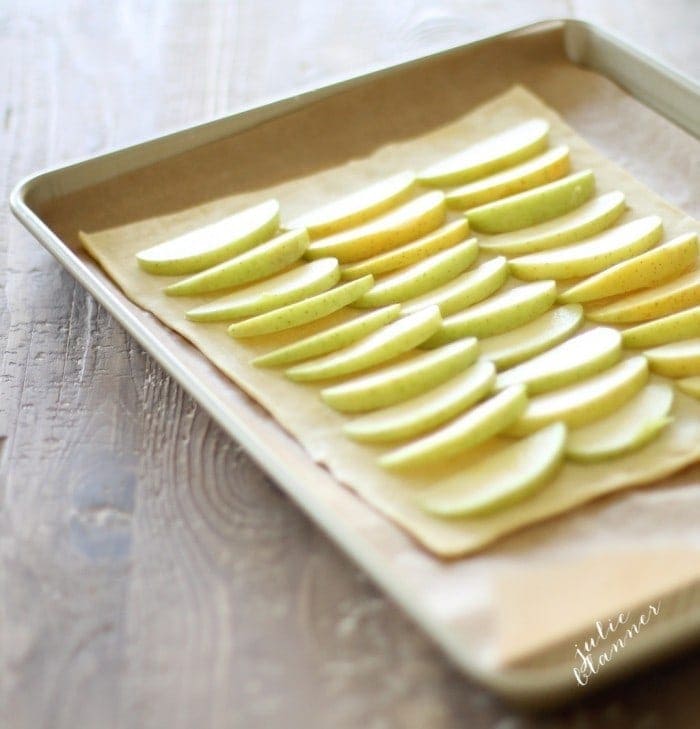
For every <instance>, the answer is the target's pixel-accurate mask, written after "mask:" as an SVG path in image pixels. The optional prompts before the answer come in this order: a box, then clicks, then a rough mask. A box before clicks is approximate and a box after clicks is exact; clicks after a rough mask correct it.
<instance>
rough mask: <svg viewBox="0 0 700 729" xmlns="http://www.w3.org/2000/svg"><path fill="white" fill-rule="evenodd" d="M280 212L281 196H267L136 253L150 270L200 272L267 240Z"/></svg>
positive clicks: (156, 272)
mask: <svg viewBox="0 0 700 729" xmlns="http://www.w3.org/2000/svg"><path fill="white" fill-rule="evenodd" d="M279 213H280V205H279V203H278V202H277V200H266V201H265V202H264V203H260V205H255V206H254V207H252V208H247V209H246V210H242V211H241V212H239V213H235V214H234V215H229V216H228V217H226V218H224V219H223V220H217V221H216V222H215V223H210V224H209V225H205V226H203V227H201V228H196V229H195V230H191V231H189V232H188V233H185V234H184V235H180V236H178V237H177V238H171V239H170V240H166V241H165V242H163V243H159V244H158V245H156V246H153V247H152V248H146V250H144V251H140V252H139V253H137V254H136V260H137V262H138V264H139V266H140V267H141V268H142V269H143V270H144V271H148V273H155V274H159V275H167V276H179V275H181V274H185V273H197V272H199V271H203V270H204V269H205V268H210V267H211V266H215V265H216V264H217V263H221V262H222V261H226V260H228V259H229V258H233V257H234V256H237V255H238V254H240V253H245V251H247V250H249V249H250V248H252V247H253V246H255V245H257V244H258V243H261V242H262V241H265V240H267V239H268V238H269V237H270V236H271V235H272V234H273V233H274V232H275V231H276V230H277V227H278V226H279V220H280V215H279Z"/></svg>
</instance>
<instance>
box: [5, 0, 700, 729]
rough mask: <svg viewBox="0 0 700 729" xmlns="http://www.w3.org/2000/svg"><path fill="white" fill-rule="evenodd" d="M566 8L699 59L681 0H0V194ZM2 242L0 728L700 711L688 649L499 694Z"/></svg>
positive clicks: (78, 295)
mask: <svg viewBox="0 0 700 729" xmlns="http://www.w3.org/2000/svg"><path fill="white" fill-rule="evenodd" d="M565 15H578V16H583V17H587V18H590V19H592V20H595V21H597V22H599V23H601V24H605V25H607V26H609V27H612V28H613V29H615V30H617V31H619V32H621V33H623V34H625V35H627V36H628V37H630V38H631V39H633V40H635V41H637V42H639V43H640V44H642V45H643V46H646V47H647V48H649V49H650V50H652V51H654V52H655V53H657V54H658V55H659V56H661V57H662V58H664V59H665V60H667V61H669V62H671V63H673V64H675V65H677V66H678V67H679V68H682V69H684V70H685V71H686V72H687V73H689V74H691V75H694V76H696V77H697V76H700V53H698V40H697V38H698V30H700V6H698V4H697V3H696V2H695V0H685V1H683V0H665V2H663V3H659V2H655V1H654V0H643V1H640V0H637V2H635V3H634V7H633V6H632V4H631V3H629V2H621V1H616V2H613V0H594V1H592V0H586V1H584V0H580V1H579V0H568V1H567V0H537V1H535V0H533V1H531V2H528V3H520V2H509V1H508V0H473V1H472V2H466V1H463V2H457V1H456V0H455V1H450V0H434V1H433V2H430V3H426V2H425V1H422V2H421V1H419V0H407V1H406V2H402V3H399V2H389V1H387V2H369V1H367V0H365V1H364V2H355V3H347V2H343V1H342V0H325V1H324V2H321V1H320V0H318V1H316V2H314V0H298V1H297V2H286V3H283V2H277V3H274V2H269V1H267V0H257V1H256V0H247V1H245V2H224V1H221V2H204V0H201V1H199V2H198V1H197V0H190V1H189V2H188V1H185V0H181V1H179V2H166V1H165V0H163V1H162V2H138V1H137V0H121V1H116V2H111V3H108V2H96V1H95V0H92V2H91V1H90V0H84V1H82V2H81V1H79V0H76V1H74V2H62V3H58V2H52V1H51V0H44V1H43V2H41V1H40V0H35V1H30V0H24V1H23V2H21V3H13V4H9V3H6V4H4V5H2V6H0V28H1V29H2V32H1V33H0V47H1V48H2V68H3V72H2V81H1V82H0V83H2V87H3V94H2V98H3V99H4V102H3V106H4V108H3V109H2V119H1V121H2V137H1V138H0V139H1V141H0V144H1V148H2V152H3V157H2V158H3V160H4V163H3V164H2V166H1V171H0V174H1V175H2V177H3V179H2V186H3V189H4V191H5V197H7V195H8V193H9V190H10V188H11V187H12V186H13V185H14V184H15V183H16V182H17V180H18V179H19V178H20V177H21V176H22V175H25V174H27V173H29V172H32V171H35V170H36V169H37V168H40V167H44V166H48V165H53V164H56V163H59V162H61V161H63V160H67V159H69V158H72V157H77V156H83V155H90V154H94V153H97V152H99V151H101V150H103V149H104V148H106V147H111V146H115V145H123V144H127V143H130V142H133V141H135V140H138V139H140V138H144V137H148V136H152V135H156V134H159V133H161V132H163V131H164V130H167V129H170V128H174V127H179V126H182V125H186V124H190V123H192V122H195V121H198V120H202V119H206V118H208V117H211V116H213V115H217V114H222V113H224V112H226V111H229V110H231V109H234V108H235V107H237V106H240V105H244V104H249V103H251V102H254V101H256V100H258V99H261V98H263V97H267V96H271V95H279V94H287V93H289V92H291V91H292V90H293V89H295V88H297V87H299V86H302V85H304V86H308V85H310V84H315V83H322V82H323V81H324V80H325V79H327V78H328V77H330V76H332V75H334V74H346V73H350V72H355V71H359V70H360V69H362V68H364V67H367V66H368V65H370V64H375V63H380V62H390V61H392V60H394V59H397V58H399V57H402V56H405V55H407V54H415V55H417V54H419V53H421V52H427V51H429V50H431V49H434V48H437V47H440V46H445V45H449V44H455V43H458V42H463V41H467V40H469V39H471V38H473V37H475V36H477V35H481V34H486V33H490V32H494V31H496V30H498V29H501V28H505V27H509V26H513V25H516V24H519V23H524V22H528V21H532V20H535V19H539V18H543V17H558V16H565ZM0 246H1V250H2V252H3V260H4V264H3V265H2V271H1V272H0V276H2V278H1V279H0V281H1V282H2V284H1V285H0V296H2V297H3V299H4V301H3V305H2V306H0V336H1V341H2V350H1V351H2V379H1V380H0V385H1V387H2V390H0V413H2V419H0V474H1V478H0V726H2V727H7V728H8V729H25V728H26V729H30V728H31V729H43V728H44V727H66V728H68V727H70V728H71V729H80V728H82V727H91V728H92V727H99V728H100V729H110V728H112V727H139V728H140V729H151V728H153V729H155V728H160V727H169V729H176V728H179V727H183V728H190V727H196V728H197V729H204V727H207V728H209V727H212V728H216V729H218V728H219V727H228V726H235V727H246V728H248V727H266V728H268V727H296V726H306V727H331V726H332V727H334V729H342V728H345V727H353V728H354V727H359V726H363V727H366V729H383V728H385V727H387V728H388V727H430V728H431V729H442V728H445V727H457V726H469V727H472V728H474V729H476V728H478V727H499V728H501V729H506V727H508V728H515V727H534V726H546V727H589V726H590V727H623V726H624V727H628V726H629V727H631V726H634V727H639V728H640V729H642V728H645V729H651V728H652V727H657V726H658V727H684V726H687V727H691V726H697V722H698V719H697V716H698V715H699V710H700V692H698V691H697V684H698V682H699V681H700V658H699V657H697V656H696V657H689V658H686V659H683V660H681V661H678V662H676V663H675V664H673V665H670V666H667V667H664V668H661V669H659V668H657V669H655V670H654V671H653V672H652V673H649V674H647V675H646V676H641V677H638V678H636V679H635V680H634V681H633V682H631V683H630V684H629V685H625V686H619V687H617V688H616V689H614V690H612V691H610V692H609V693H607V694H605V695H603V696H600V697H598V698H595V699H593V700H589V701H588V702H587V703H586V704H583V705H581V706H579V707H574V708H570V709H568V710H567V711H565V712H563V713H558V714H555V715H549V716H547V717H537V718H533V717H526V716H524V715H519V714H517V713H516V712H513V711H511V710H509V709H508V708H506V707H504V706H502V705H501V704H499V703H498V702H497V701H496V700H495V699H493V698H492V697H491V696H489V694H488V693H487V692H485V691H484V690H482V689H481V688H479V687H478V686H476V685H474V684H472V683H470V682H469V681H467V680H465V679H464V678H462V676H460V675H459V674H457V673H456V672H455V671H454V670H452V669H451V668H450V667H449V665H448V664H447V663H446V662H445V660H443V658H442V657H441V656H440V655H438V653H437V652H436V651H435V650H434V649H433V647H432V646H431V645H430V644H429V643H428V642H427V640H426V639H425V638H424V637H423V636H422V635H421V634H420V633H419V632H418V631H417V630H416V629H415V628H414V627H413V626H412V625H411V624H410V623H409V622H408V621H407V620H406V619H405V618H404V617H403V616H402V615H401V613H400V612H399V611H398V610H397V609H396V608H395V607H394V606H393V605H391V604H390V603H389V602H387V600H385V599H384V598H383V597H382V596H381V595H380V594H379V593H378V592H377V591H376V590H375V589H374V588H373V587H372V585H370V584H369V583H368V581H367V580H366V579H365V578H364V577H363V576H362V575H361V574H359V573H358V571H357V570H356V569H355V568H354V567H353V566H352V565H351V564H350V563H349V562H348V561H347V559H346V558H345V557H344V556H343V555H342V554H340V553H339V552H338V551H337V550H336V548H335V547H334V546H333V545H332V544H330V543H329V542H328V540H327V539H325V538H324V537H323V536H322V535H321V534H320V533H319V531H318V530H317V529H316V528H315V527H314V526H313V525H312V524H310V523H309V522H308V521H307V520H306V519H305V518H304V517H303V516H302V515H301V514H300V513H299V512H298V510H297V509H296V508H295V507H294V506H293V505H292V504H291V503H290V502H289V501H288V500H287V499H286V498H285V497H284V496H282V495H281V494H280V492H279V491H278V490H277V489H276V488H275V486H274V485H273V484H272V483H270V481H269V480H268V479H267V478H266V477H265V476H264V475H263V474H262V473H261V472H260V471H259V470H258V469H257V468H256V467H255V466H254V465H253V464H252V463H251V461H250V460H249V459H248V457H247V456H246V455H245V453H243V452H242V451H241V449H240V448H239V447H238V446H237V445H236V443H234V442H232V441H231V440H230V439H229V438H228V437H227V436H226V435H224V434H223V433H222V432H221V431H220V430H219V428H218V427H217V426H216V425H215V424H214V423H212V421H211V419H210V418H209V417H208V416H207V414H206V413H203V412H202V411H201V410H200V409H199V408H198V407H197V406H196V405H195V404H194V403H193V402H192V401H191V400H190V399H189V398H188V397H187V396H185V395H184V394H183V393H182V391H181V390H180V389H179V387H178V386H177V385H175V384H174V383H173V382H172V380H170V378H169V377H167V376H166V375H165V374H164V373H163V372H162V370H161V369H160V368H159V367H158V366H157V365H156V364H154V363H153V362H152V361H151V359H150V358H149V357H148V356H147V355H145V354H144V353H143V351H142V350H141V349H140V348H139V346H138V345H137V344H135V343H134V342H133V341H132V340H131V339H130V338H129V337H128V336H126V335H125V333H124V332H123V331H122V330H121V328H120V327H119V326H118V325H117V324H115V322H113V321H112V319H111V318H110V317H109V315H107V314H106V313H105V312H104V311H103V310H102V309H101V308H100V307H99V306H97V305H96V304H95V302H94V301H93V300H92V299H91V298H90V297H89V296H88V295H87V294H86V293H85V292H84V291H83V290H82V289H81V288H80V287H79V286H77V285H76V284H75V283H74V282H73V280H72V279H71V278H70V277H69V276H68V275H66V274H65V273H64V272H63V271H62V270H61V269H60V268H59V266H58V264H57V263H56V262H55V261H54V260H53V259H52V258H51V257H50V256H49V255H48V254H47V253H46V252H44V251H43V249H42V248H40V247H39V246H38V245H37V244H36V243H35V242H34V241H33V240H32V239H31V238H30V236H29V235H28V234H27V233H26V232H24V231H23V230H22V229H20V227H19V226H18V225H17V224H16V223H15V222H13V221H11V220H10V215H9V213H8V212H7V210H3V212H2V242H1V243H0ZM144 444H149V445H144Z"/></svg>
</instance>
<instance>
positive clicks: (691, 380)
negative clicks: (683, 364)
mask: <svg viewBox="0 0 700 729" xmlns="http://www.w3.org/2000/svg"><path fill="white" fill-rule="evenodd" d="M676 386H677V387H678V389H679V390H680V391H681V392H684V393H685V394H686V395H690V396H691V397H695V398H697V399H698V400H700V376H695V377H683V378H681V379H680V380H676Z"/></svg>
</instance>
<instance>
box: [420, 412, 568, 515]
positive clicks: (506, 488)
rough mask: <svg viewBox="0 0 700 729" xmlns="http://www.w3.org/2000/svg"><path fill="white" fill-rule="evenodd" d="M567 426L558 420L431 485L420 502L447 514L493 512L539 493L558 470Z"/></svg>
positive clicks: (427, 510) (429, 508)
mask: <svg viewBox="0 0 700 729" xmlns="http://www.w3.org/2000/svg"><path fill="white" fill-rule="evenodd" d="M565 443H566V426H565V425H563V424H562V423H554V424H552V425H549V426H548V427H546V428H542V430H539V431H537V433H535V434H534V435H531V436H529V437H528V438H523V439H522V440H519V441H516V442H515V443H511V444H509V445H506V446H504V447H503V448H502V449H501V450H499V451H497V452H496V453H494V454H493V455H490V456H487V457H486V458H483V459H482V460H480V461H477V462H476V463H475V464H474V465H473V466H470V467H468V468H466V469H464V470H462V471H460V473H459V477H457V478H452V479H451V480H450V481H449V482H448V483H446V484H443V485H440V486H436V487H434V488H432V489H429V490H428V491H427V492H426V493H425V494H423V495H422V496H421V497H420V498H419V500H418V503H419V506H421V508H422V509H423V510H424V511H426V512H428V513H429V514H432V515H433V516H439V517H443V518H460V517H462V518H464V517H478V516H488V515H490V514H493V513H496V512H498V511H502V510H503V509H506V508H508V507H509V506H513V505H514V504H517V503H519V502H520V501H523V500H524V499H527V498H528V497H530V496H532V495H534V494H535V493H536V492H537V491H538V490H539V489H540V488H541V487H542V486H544V484H546V483H547V482H548V481H549V479H550V478H551V477H552V476H553V475H554V473H555V472H556V470H557V469H558V468H559V466H560V464H561V462H562V460H563V457H564V446H565Z"/></svg>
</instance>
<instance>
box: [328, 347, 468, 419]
mask: <svg viewBox="0 0 700 729" xmlns="http://www.w3.org/2000/svg"><path fill="white" fill-rule="evenodd" d="M478 349H479V348H478V345H477V343H476V339H474V338H472V339H463V340H462V341H459V342H454V343H453V344H450V345H448V346H447V347H441V348H440V349H436V350H434V351H432V352H423V353H422V354H418V355H416V356H415V357H414V358H412V359H410V360H408V361H406V362H400V363H399V364H396V365H391V366H389V367H385V368H382V369H381V370H379V371H377V372H372V373H371V374H369V375H363V376H362V377H357V378H355V379H353V380H350V381H348V382H343V383H342V384H340V385H334V386H333V387H327V388H326V389H325V390H322V391H321V398H322V399H323V401H324V402H325V403H326V404H327V405H330V406H331V407H332V408H334V409H335V410H340V411H341V412H345V413H359V412H363V411H365V412H366V411H368V410H378V409H379V408H386V407H388V406H390V405H395V404H396V403H399V402H403V401H404V400H408V399H410V398H412V397H415V396H417V395H420V394H422V393H424V392H425V391H426V390H431V391H432V390H433V388H435V387H437V386H438V385H441V384H442V383H443V382H445V381H446V380H449V379H450V378H451V377H454V376H455V375H456V374H458V373H459V372H462V371H463V370H464V369H465V368H467V367H468V366H469V365H470V364H472V363H473V362H474V360H475V359H476V355H477V352H478Z"/></svg>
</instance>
